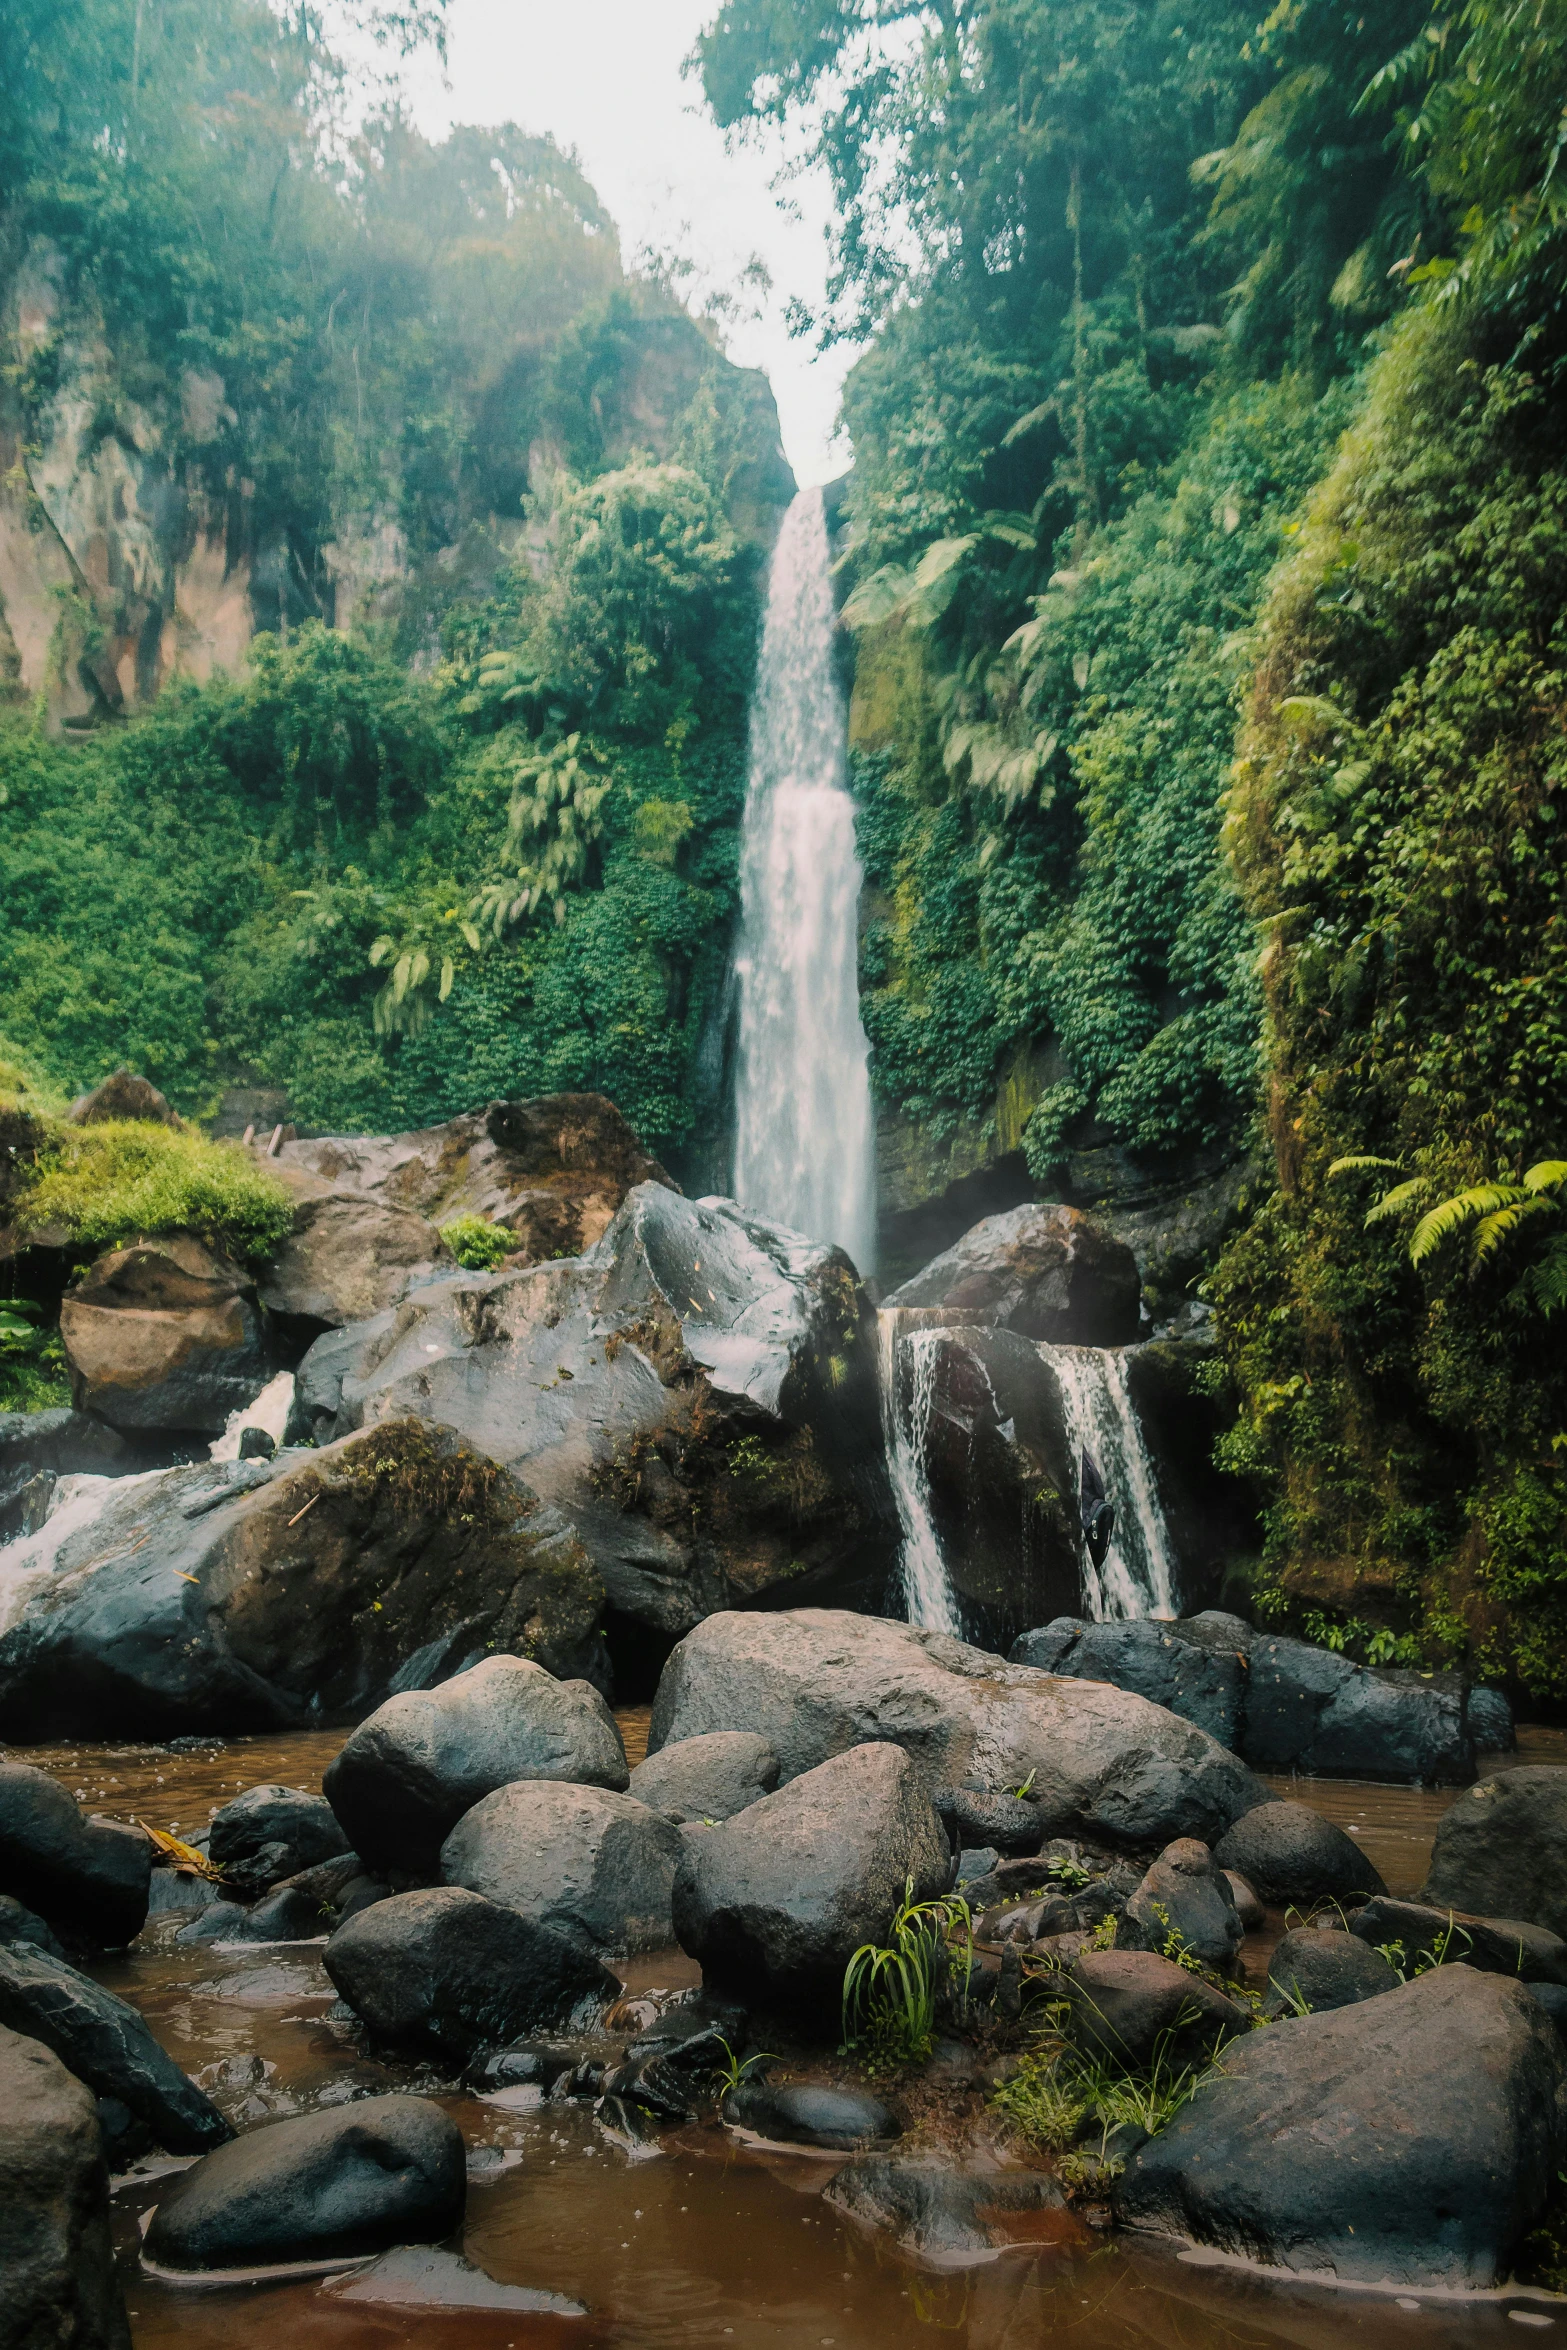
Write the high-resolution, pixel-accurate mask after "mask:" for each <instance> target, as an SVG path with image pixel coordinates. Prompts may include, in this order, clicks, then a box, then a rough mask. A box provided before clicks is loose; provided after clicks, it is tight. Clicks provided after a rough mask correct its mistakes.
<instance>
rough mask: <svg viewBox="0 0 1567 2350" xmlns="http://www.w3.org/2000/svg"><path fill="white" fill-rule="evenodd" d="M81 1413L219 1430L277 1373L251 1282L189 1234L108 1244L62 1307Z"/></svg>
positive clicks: (119, 1421) (118, 1424)
mask: <svg viewBox="0 0 1567 2350" xmlns="http://www.w3.org/2000/svg"><path fill="white" fill-rule="evenodd" d="M60 1338H61V1341H62V1343H63V1345H64V1347H65V1353H66V1359H67V1361H68V1362H69V1364H70V1366H71V1384H72V1396H73V1400H74V1402H75V1404H76V1408H77V1410H78V1411H85V1412H92V1413H93V1414H95V1415H96V1416H97V1418H99V1419H101V1420H107V1421H108V1422H109V1424H110V1426H111V1427H114V1428H120V1429H144V1428H160V1429H161V1428H179V1429H190V1430H193V1431H196V1432H198V1433H200V1434H202V1435H206V1436H221V1434H222V1433H223V1426H224V1423H225V1421H226V1420H227V1419H228V1416H229V1414H230V1413H231V1412H237V1411H241V1410H243V1408H244V1407H245V1405H246V1404H248V1403H250V1402H251V1400H252V1399H253V1398H254V1397H255V1396H257V1395H259V1394H260V1392H261V1390H262V1388H263V1387H264V1386H265V1385H266V1383H267V1380H268V1379H269V1378H270V1376H271V1371H272V1366H271V1363H270V1361H269V1360H268V1356H267V1349H266V1343H265V1338H264V1335H263V1332H262V1327H261V1322H260V1318H259V1316H258V1315H257V1312H256V1309H255V1306H254V1304H253V1302H252V1298H251V1290H250V1282H249V1278H248V1276H247V1275H246V1274H244V1273H243V1272H241V1271H240V1269H239V1268H238V1266H236V1265H232V1264H230V1263H229V1262H228V1260H227V1259H226V1258H224V1257H221V1256H219V1255H218V1254H217V1253H216V1252H215V1251H214V1250H212V1249H210V1248H208V1247H207V1245H206V1243H205V1242H204V1241H200V1240H197V1239H196V1238H195V1236H194V1235H193V1234H191V1233H169V1234H165V1235H164V1236H163V1237H162V1238H161V1239H158V1240H155V1241H142V1242H140V1243H139V1244H138V1245H137V1246H136V1247H134V1248H123V1249H114V1250H111V1251H110V1253H109V1254H108V1255H107V1256H103V1257H100V1258H98V1260H97V1262H96V1263H95V1264H92V1265H90V1266H89V1267H88V1269H87V1271H86V1272H85V1273H84V1274H82V1276H81V1277H80V1279H79V1280H78V1281H77V1282H76V1284H75V1286H74V1287H73V1288H71V1289H69V1290H67V1292H66V1294H65V1297H64V1298H63V1300H62V1301H61V1305H60Z"/></svg>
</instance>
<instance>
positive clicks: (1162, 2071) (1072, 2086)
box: [993, 2018, 1218, 2185]
mask: <svg viewBox="0 0 1567 2350" xmlns="http://www.w3.org/2000/svg"><path fill="white" fill-rule="evenodd" d="M1184 2021H1185V2019H1184V2018H1181V2019H1178V2021H1177V2023H1176V2024H1175V2025H1173V2026H1172V2027H1171V2029H1170V2030H1169V2031H1167V2032H1164V2033H1161V2035H1160V2037H1159V2039H1158V2041H1157V2043H1156V2044H1155V2047H1154V2052H1153V2056H1152V2059H1151V2061H1150V2062H1149V2064H1148V2065H1146V2066H1145V2067H1141V2068H1135V2069H1134V2068H1133V2067H1131V2066H1129V2065H1121V2064H1114V2063H1111V2062H1109V2061H1108V2060H1107V2059H1105V2058H1102V2057H1091V2056H1087V2055H1084V2054H1083V2053H1082V2052H1081V2051H1079V2050H1077V2049H1075V2048H1072V2047H1070V2046H1069V2045H1067V2044H1066V2043H1065V2042H1063V2041H1062V2040H1060V2038H1059V2037H1058V2035H1057V2034H1056V2031H1055V2029H1054V2025H1053V2024H1052V2025H1051V2026H1050V2027H1049V2030H1048V2037H1047V2041H1046V2044H1045V2045H1043V2046H1042V2047H1041V2048H1040V2049H1039V2050H1038V2051H1037V2052H1036V2053H1035V2054H1033V2055H1031V2056H1026V2057H1025V2058H1024V2059H1023V2062H1022V2063H1021V2065H1019V2067H1018V2069H1017V2071H1016V2072H1015V2073H1014V2074H1013V2075H1012V2078H1011V2079H1010V2080H1009V2081H1006V2082H1004V2083H1003V2084H1002V2086H1001V2087H1000V2088H999V2089H998V2090H997V2091H996V2094H995V2097H994V2099H993V2103H994V2104H995V2105H996V2106H997V2108H998V2109H999V2110H1000V2111H1001V2112H1002V2113H1004V2114H1006V2115H1007V2116H1008V2117H1009V2119H1010V2120H1012V2121H1014V2122H1015V2123H1016V2124H1017V2126H1018V2128H1019V2129H1020V2130H1022V2132H1023V2133H1024V2135H1025V2136H1026V2137H1029V2138H1031V2139H1033V2141H1034V2143H1035V2144H1036V2145H1038V2146H1042V2147H1043V2148H1044V2149H1045V2150H1046V2151H1047V2152H1048V2153H1052V2154H1058V2153H1060V2152H1062V2151H1063V2149H1065V2148H1067V2147H1069V2146H1073V2145H1074V2144H1075V2145H1076V2146H1077V2148H1078V2149H1079V2151H1080V2153H1081V2155H1082V2156H1083V2158H1084V2160H1085V2163H1086V2164H1087V2165H1090V2166H1091V2167H1092V2170H1093V2171H1094V2172H1095V2173H1097V2174H1098V2175H1099V2176H1100V2177H1107V2176H1113V2175H1114V2166H1113V2161H1112V2158H1110V2157H1109V2154H1108V2147H1109V2140H1110V2134H1111V2132H1112V2131H1113V2130H1116V2129H1119V2128H1120V2127H1121V2126H1122V2125H1123V2124H1130V2125H1131V2126H1132V2127H1134V2128H1136V2129H1140V2130H1146V2131H1147V2132H1148V2135H1149V2136H1150V2137H1157V2136H1158V2134H1159V2132H1160V2131H1161V2130H1162V2129H1165V2128H1167V2127H1168V2125H1169V2123H1170V2122H1172V2121H1173V2120H1174V2118H1175V2116H1176V2115H1177V2114H1178V2113H1179V2112H1180V2110H1181V2108H1182V2106H1183V2105H1186V2104H1188V2103H1189V2102H1190V2100H1191V2099H1192V2098H1193V2097H1195V2095H1196V2094H1197V2091H1198V2090H1199V2089H1200V2088H1202V2086H1203V2085H1204V2083H1205V2082H1207V2081H1211V2080H1213V2079H1214V2078H1215V2077H1216V2074H1217V2070H1218V2068H1217V2066H1216V2065H1213V2064H1204V2065H1192V2064H1186V2065H1177V2064H1176V2063H1175V2062H1174V2061H1173V2057H1172V2050H1173V2047H1174V2043H1175V2037H1176V2033H1177V2032H1178V2031H1179V2029H1180V2028H1181V2024H1182V2023H1183V2022H1184ZM1096 2140H1097V2146H1096ZM1062 2176H1063V2178H1065V2179H1066V2180H1067V2184H1068V2185H1073V2184H1086V2183H1090V2182H1089V2179H1088V2173H1087V2170H1086V2169H1085V2171H1084V2173H1083V2176H1082V2178H1080V2179H1078V2180H1074V2179H1073V2178H1072V2177H1071V2175H1070V2174H1069V2172H1068V2169H1067V2166H1066V2165H1065V2164H1063V2165H1062Z"/></svg>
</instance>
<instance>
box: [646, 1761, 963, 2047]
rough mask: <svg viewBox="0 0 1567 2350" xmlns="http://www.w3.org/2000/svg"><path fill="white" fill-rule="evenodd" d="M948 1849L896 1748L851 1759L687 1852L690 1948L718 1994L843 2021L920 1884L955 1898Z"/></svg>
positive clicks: (682, 1887)
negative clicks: (875, 1953) (849, 1985)
mask: <svg viewBox="0 0 1567 2350" xmlns="http://www.w3.org/2000/svg"><path fill="white" fill-rule="evenodd" d="M950 1874H951V1861H950V1856H949V1854H948V1850H947V1839H946V1836H945V1834H944V1833H943V1831H942V1827H941V1823H940V1821H939V1820H938V1819H937V1817H936V1814H935V1812H934V1810H933V1809H932V1807H931V1802H930V1798H929V1796H928V1794H927V1793H926V1792H925V1789H924V1787H923V1785H922V1784H921V1779H920V1774H919V1771H918V1769H917V1768H916V1766H915V1764H914V1763H913V1761H912V1760H911V1759H910V1757H909V1756H907V1755H905V1754H904V1753H902V1752H901V1751H900V1750H899V1749H898V1748H897V1747H895V1746H887V1745H864V1746H855V1747H852V1748H850V1750H849V1751H848V1752H847V1753H845V1754H837V1755H834V1757H833V1758H832V1760H831V1761H830V1762H824V1763H821V1764H819V1765H818V1766H817V1767H816V1768H815V1769H814V1770H809V1771H806V1772H804V1773H803V1774H802V1775H801V1776H800V1777H798V1778H795V1779H792V1780H791V1781H790V1783H789V1784H788V1785H787V1786H785V1787H781V1788H780V1789H779V1790H778V1792H777V1793H776V1794H775V1795H767V1796H764V1797H763V1798H762V1800H761V1802H760V1803H756V1804H753V1805H752V1806H751V1808H750V1809H749V1810H748V1811H744V1812H741V1813H740V1814H739V1815H738V1816H737V1817H736V1818H734V1819H731V1820H724V1821H722V1822H720V1824H719V1825H718V1826H717V1827H716V1828H707V1829H704V1830H702V1831H701V1832H700V1833H699V1834H695V1835H693V1836H691V1837H690V1839H689V1840H688V1841H687V1843H686V1845H685V1849H684V1853H683V1856H682V1859H681V1862H680V1873H679V1875H678V1877H677V1878H676V1879H675V1888H674V1924H675V1933H676V1936H677V1938H678V1939H679V1942H680V1944H681V1947H682V1948H683V1949H684V1950H686V1951H688V1952H689V1953H690V1955H691V1956H692V1957H693V1958H695V1959H698V1960H700V1962H701V1965H702V1971H703V1975H704V1978H705V1979H706V1980H707V1981H708V1982H710V1983H718V1984H723V1985H732V1986H733V1987H734V1988H735V1990H737V1991H744V1992H747V1993H751V1994H756V1995H765V1996H767V1997H770V1998H772V1999H776V2000H778V2001H780V2002H782V2003H784V2004H787V2005H791V2006H806V2007H810V2008H814V2009H822V2010H830V2011H832V2012H834V2013H835V2012H836V2010H837V2006H838V2003H839V2000H840V1997H841V1994H842V1990H843V1973H844V1968H845V1967H846V1966H847V1965H848V1962H849V1960H850V1958H851V1957H852V1955H853V1953H854V1952H855V1951H856V1950H857V1949H858V1948H859V1946H860V1944H861V1943H862V1942H884V1941H885V1940H886V1937H887V1932H888V1928H889V1927H890V1925H891V1922H892V1918H893V1914H894V1912H895V1911H896V1909H897V1908H898V1905H899V1903H900V1901H901V1900H902V1899H903V1894H904V1887H905V1885H906V1884H907V1883H908V1882H909V1880H911V1879H912V1881H913V1886H914V1897H915V1899H916V1900H924V1899H927V1898H929V1897H930V1896H931V1895H933V1894H937V1893H941V1892H944V1891H945V1890H946V1886H947V1882H948V1878H949V1876H950Z"/></svg>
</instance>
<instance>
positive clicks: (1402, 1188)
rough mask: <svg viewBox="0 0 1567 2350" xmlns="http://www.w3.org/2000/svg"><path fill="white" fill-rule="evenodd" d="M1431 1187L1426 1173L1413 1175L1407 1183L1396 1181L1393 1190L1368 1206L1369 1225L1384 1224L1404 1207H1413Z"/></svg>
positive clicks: (1367, 1218) (1367, 1222) (1367, 1220)
mask: <svg viewBox="0 0 1567 2350" xmlns="http://www.w3.org/2000/svg"><path fill="white" fill-rule="evenodd" d="M1430 1188H1431V1186H1430V1183H1429V1182H1428V1180H1427V1179H1426V1177H1425V1176H1424V1175H1411V1176H1410V1178H1409V1181H1408V1182H1407V1183H1396V1184H1395V1185H1394V1186H1393V1189H1392V1190H1391V1191H1387V1192H1384V1193H1383V1195H1382V1197H1381V1198H1380V1199H1379V1200H1378V1201H1377V1202H1376V1204H1375V1205H1374V1206H1373V1207H1369V1208H1367V1210H1366V1224H1367V1227H1368V1228H1369V1227H1370V1226H1371V1225H1373V1224H1383V1223H1385V1222H1386V1221H1387V1219H1388V1217H1389V1216H1396V1215H1399V1214H1400V1213H1401V1212H1402V1210H1403V1209H1405V1208H1409V1207H1413V1205H1414V1203H1415V1201H1416V1200H1417V1199H1420V1198H1422V1197H1423V1196H1424V1194H1425V1193H1426V1192H1428V1191H1429V1190H1430Z"/></svg>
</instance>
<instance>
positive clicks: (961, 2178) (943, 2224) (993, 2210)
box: [825, 2154, 1086, 2267]
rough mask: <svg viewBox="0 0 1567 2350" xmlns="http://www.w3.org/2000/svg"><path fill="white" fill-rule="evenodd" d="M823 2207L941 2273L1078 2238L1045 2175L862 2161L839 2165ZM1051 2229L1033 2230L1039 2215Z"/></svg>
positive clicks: (940, 2161)
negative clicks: (1021, 2246)
mask: <svg viewBox="0 0 1567 2350" xmlns="http://www.w3.org/2000/svg"><path fill="white" fill-rule="evenodd" d="M825 2199H826V2201H827V2202H829V2203H830V2204H832V2205H833V2206H834V2208H835V2209H836V2210H838V2211H841V2212H842V2213H843V2214H844V2216H845V2218H847V2219H852V2220H857V2221H858V2222H859V2223H860V2225H861V2226H862V2227H867V2228H873V2229H875V2230H876V2231H877V2232H878V2233H885V2234H887V2235H890V2236H892V2237H893V2238H894V2240H895V2241H896V2242H897V2243H899V2244H901V2245H903V2246H904V2247H905V2249H906V2250H908V2251H910V2252H915V2253H919V2254H921V2255H923V2257H924V2258H925V2259H927V2260H930V2261H932V2262H935V2263H939V2264H940V2265H941V2266H943V2267H948V2266H962V2265H964V2264H965V2263H967V2262H970V2261H978V2260H990V2259H992V2258H994V2256H995V2254H996V2252H997V2251H998V2250H999V2249H1000V2247H1001V2246H1003V2245H1005V2244H1008V2243H1012V2242H1018V2241H1023V2242H1026V2243H1029V2244H1038V2243H1039V2242H1040V2241H1041V2238H1042V2237H1043V2236H1045V2235H1046V2233H1047V2230H1048V2232H1049V2233H1050V2234H1054V2235H1056V2236H1058V2237H1059V2239H1060V2240H1061V2241H1062V2242H1067V2241H1070V2240H1073V2239H1075V2238H1077V2237H1079V2236H1080V2235H1082V2234H1084V2233H1086V2231H1084V2230H1083V2229H1081V2228H1080V2226H1079V2225H1078V2223H1077V2222H1075V2221H1074V2220H1073V2219H1072V2218H1071V2216H1070V2214H1069V2213H1068V2212H1067V2210H1066V2208H1065V2197H1064V2196H1063V2195H1062V2193H1061V2189H1060V2188H1059V2186H1058V2185H1057V2184H1056V2182H1055V2180H1054V2179H1053V2178H1052V2177H1051V2176H1050V2174H1049V2172H1048V2171H1038V2170H1001V2169H998V2168H985V2169H981V2168H978V2167H974V2166H963V2167H959V2166H957V2165H955V2164H954V2163H953V2162H952V2161H951V2160H950V2158H948V2157H946V2156H944V2155H939V2154H913V2155H896V2154H866V2155H861V2156H860V2157H859V2158H858V2159H857V2160H856V2161H853V2162H846V2163H845V2164H844V2166H843V2168H842V2170H841V2171H839V2172H838V2174H837V2176H836V2178H835V2179H834V2180H833V2182H832V2184H831V2186H830V2187H829V2188H828V2189H827V2194H826V2198H825ZM1047 2213H1050V2214H1055V2215H1057V2224H1056V2225H1055V2226H1054V2227H1051V2226H1050V2223H1049V2222H1048V2221H1047V2222H1046V2226H1045V2227H1043V2228H1042V2227H1041V2225H1040V2217H1041V2215H1042V2214H1047Z"/></svg>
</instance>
